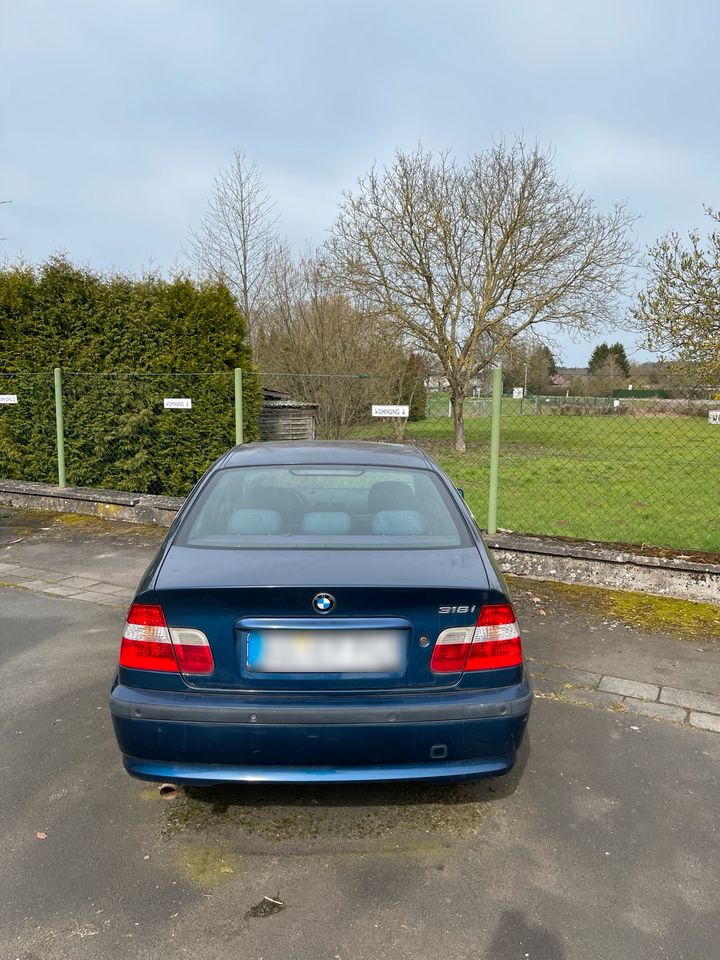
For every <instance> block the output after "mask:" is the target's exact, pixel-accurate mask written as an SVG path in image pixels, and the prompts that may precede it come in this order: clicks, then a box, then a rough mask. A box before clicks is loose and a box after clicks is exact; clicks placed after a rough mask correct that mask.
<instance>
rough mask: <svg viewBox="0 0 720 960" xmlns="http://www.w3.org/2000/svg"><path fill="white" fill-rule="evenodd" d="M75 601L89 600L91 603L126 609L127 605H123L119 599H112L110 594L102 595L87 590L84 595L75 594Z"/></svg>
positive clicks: (73, 596)
mask: <svg viewBox="0 0 720 960" xmlns="http://www.w3.org/2000/svg"><path fill="white" fill-rule="evenodd" d="M72 598H73V600H87V601H88V602H89V603H102V604H106V605H107V606H111V607H124V606H127V604H125V603H123V602H122V600H121V599H120V598H119V597H112V596H110V594H109V593H100V592H99V591H97V592H96V591H95V590H85V591H84V592H83V593H73V595H72Z"/></svg>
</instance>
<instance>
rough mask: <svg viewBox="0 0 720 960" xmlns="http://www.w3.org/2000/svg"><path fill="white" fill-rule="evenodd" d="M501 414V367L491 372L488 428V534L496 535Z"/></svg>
mask: <svg viewBox="0 0 720 960" xmlns="http://www.w3.org/2000/svg"><path fill="white" fill-rule="evenodd" d="M501 412H502V367H501V366H497V367H495V369H494V370H493V379H492V421H491V426H490V487H489V490H488V533H489V534H495V533H497V508H498V481H499V479H500V414H501Z"/></svg>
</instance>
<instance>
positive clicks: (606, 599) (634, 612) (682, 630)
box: [508, 577, 720, 642]
mask: <svg viewBox="0 0 720 960" xmlns="http://www.w3.org/2000/svg"><path fill="white" fill-rule="evenodd" d="M508 580H510V581H512V583H513V584H515V585H516V587H518V588H520V589H524V590H527V589H528V585H529V584H530V583H533V584H534V585H535V586H534V587H532V588H530V589H531V590H535V591H536V592H537V593H539V594H541V595H543V594H544V595H545V596H547V597H548V599H549V600H550V601H555V602H560V603H562V602H565V603H567V604H568V605H570V606H572V607H573V608H580V609H582V610H583V611H584V612H585V613H592V614H600V615H602V616H603V617H605V618H611V619H615V620H620V621H622V622H623V623H626V624H627V625H628V626H632V627H636V628H638V629H640V630H643V631H645V632H648V633H654V632H658V633H665V634H669V635H670V636H673V637H676V638H679V639H682V640H693V641H697V640H703V641H708V640H709V641H714V642H718V641H720V606H717V605H715V604H712V603H699V602H698V601H696V600H679V599H677V598H675V597H657V596H653V595H651V594H646V593H634V592H632V591H629V590H609V589H608V588H607V587H588V586H584V585H580V584H574V583H573V584H570V583H557V582H555V581H548V580H543V581H533V580H529V579H528V578H526V577H508Z"/></svg>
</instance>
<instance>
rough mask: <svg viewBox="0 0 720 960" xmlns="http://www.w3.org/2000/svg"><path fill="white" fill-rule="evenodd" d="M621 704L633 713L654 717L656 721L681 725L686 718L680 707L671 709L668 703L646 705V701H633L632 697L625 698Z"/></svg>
mask: <svg viewBox="0 0 720 960" xmlns="http://www.w3.org/2000/svg"><path fill="white" fill-rule="evenodd" d="M623 703H624V704H625V707H626V708H627V709H628V710H631V711H632V712H633V713H640V714H642V716H644V717H654V718H655V719H656V720H675V721H676V722H678V723H682V722H683V721H684V720H685V716H686V711H685V710H683V709H682V707H672V706H670V704H668V703H648V702H647V701H646V700H633V698H632V697H625V699H624V700H623Z"/></svg>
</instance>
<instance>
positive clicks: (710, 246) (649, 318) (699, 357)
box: [632, 209, 720, 386]
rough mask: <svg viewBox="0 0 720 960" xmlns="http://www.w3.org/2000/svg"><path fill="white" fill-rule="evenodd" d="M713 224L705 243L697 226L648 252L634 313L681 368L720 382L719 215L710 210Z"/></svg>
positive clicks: (648, 339)
mask: <svg viewBox="0 0 720 960" xmlns="http://www.w3.org/2000/svg"><path fill="white" fill-rule="evenodd" d="M705 212H706V214H707V215H708V216H709V217H710V219H711V221H712V222H713V227H714V229H712V230H711V231H710V233H709V234H708V236H707V239H706V240H705V241H704V242H703V238H702V237H701V235H700V233H699V231H697V230H692V231H691V232H690V233H689V235H688V242H687V243H683V242H682V241H681V239H680V237H679V236H678V234H677V233H671V234H670V235H669V236H666V237H662V238H661V239H660V240H658V242H657V243H656V244H655V246H653V247H652V248H651V249H650V250H649V251H648V262H647V269H648V274H649V277H648V283H647V287H646V288H645V290H644V291H642V292H641V293H640V294H639V295H638V301H637V305H636V306H635V308H634V310H633V311H632V312H633V316H634V318H635V321H636V322H637V324H638V327H639V328H640V329H641V330H642V331H643V333H644V335H645V344H644V345H645V346H646V347H647V348H648V349H649V350H653V351H657V352H658V353H661V354H663V355H666V356H669V357H677V358H679V360H681V361H683V363H681V364H680V365H679V366H678V365H675V370H676V372H679V371H681V370H684V371H685V373H686V375H687V374H688V373H690V372H691V371H693V370H694V372H695V379H696V381H698V382H699V383H704V384H705V385H715V386H717V385H719V384H720V230H719V229H718V228H717V225H718V224H720V213H718V212H717V211H715V210H711V209H706V211H705Z"/></svg>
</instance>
